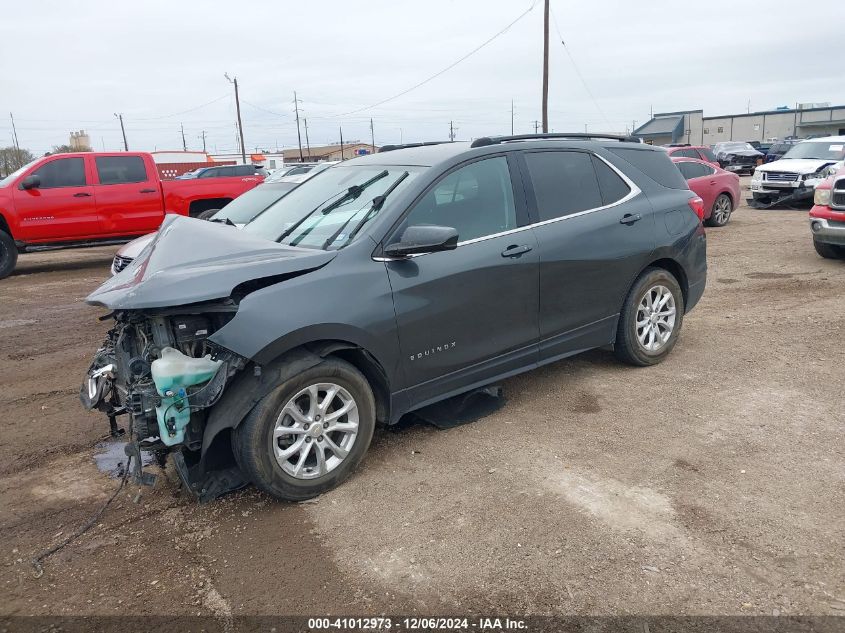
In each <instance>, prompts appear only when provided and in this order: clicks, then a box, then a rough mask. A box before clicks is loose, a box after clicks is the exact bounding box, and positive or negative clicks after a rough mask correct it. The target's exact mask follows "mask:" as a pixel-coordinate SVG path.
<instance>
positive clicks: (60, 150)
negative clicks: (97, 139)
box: [50, 145, 94, 154]
mask: <svg viewBox="0 0 845 633" xmlns="http://www.w3.org/2000/svg"><path fill="white" fill-rule="evenodd" d="M93 151H94V150H92V149H91V148H90V147H88V146H87V145H78V146H76V147H74V146H73V145H53V151H52V152H50V153H51V154H67V153H68V152H93Z"/></svg>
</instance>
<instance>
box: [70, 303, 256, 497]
mask: <svg viewBox="0 0 845 633" xmlns="http://www.w3.org/2000/svg"><path fill="white" fill-rule="evenodd" d="M236 309H237V307H236V306H235V305H232V304H229V305H227V304H226V303H225V302H224V303H221V304H218V305H210V306H209V305H207V306H201V311H200V310H195V311H188V310H186V309H184V308H182V309H178V308H174V309H169V310H157V311H156V310H143V311H141V310H120V311H115V312H113V313H112V314H111V315H110V318H113V319H114V326H113V327H112V328H111V329H110V330H109V332H108V335H107V336H106V339H105V341H104V342H103V345H102V346H101V347H100V349H98V350H97V352H96V354H95V356H94V360H93V362H92V363H91V366H90V368H89V369H88V372H87V374H86V378H85V381H84V382H83V385H82V389H81V391H80V399H81V401H82V404H83V405H84V406H85V408H87V409H89V410H90V409H97V410H99V411H102V412H103V413H105V414H106V415H107V416H108V417H109V423H110V426H111V432H112V435H118V434H121V430H120V429H119V427H118V425H117V418H118V417H120V416H126V417H127V425H128V431H129V442H128V444H127V447H126V452H127V455H132V456H133V460H132V463H133V472H132V473H131V474H132V476H133V478H134V479H135V481H136V482H137V483H139V484H148V485H151V484H153V483H154V481H155V477H154V476H153V475H152V474H150V473H147V472H144V471H143V469H142V466H141V464H142V461H141V459H140V451H142V450H145V451H151V452H154V453H156V454H157V455H158V456H159V457H160V458H162V457H164V456H166V455H167V454H170V456H171V457H172V458H173V460H174V464H175V465H176V470H177V471H178V472H179V475H180V477H181V478H182V480H183V482H184V483H185V486H186V487H187V489H188V490H190V491H191V492H192V493H194V494H195V495H197V496H198V497H199V498H200V500H201V501H205V500H209V499H213V498H215V497H217V496H219V495H220V494H223V493H224V492H227V491H229V490H233V489H236V488H239V487H241V486H243V485H245V484H246V482H245V481H244V479H243V477H242V476H241V475H240V471H239V470H238V469H237V467H236V465H235V464H234V462H233V461H232V459H231V451H230V450H229V451H226V450H221V451H216V452H214V453H213V454H210V453H209V452H208V451H205V452H204V451H202V447H203V438H204V431H205V423H206V418H207V415H208V411H209V409H210V407H212V406H213V405H214V404H215V403H216V402H217V401H218V400H219V399H220V397H221V395H222V394H223V391H224V389H225V387H226V385H227V383H228V382H229V381H230V380H231V379H232V378H233V377H234V376H235V375H236V374H237V373H238V372H240V371H241V370H242V369H243V368H244V367H245V365H246V362H247V361H246V360H245V359H243V358H241V357H239V356H237V355H235V354H233V353H232V352H230V351H228V350H225V349H222V348H220V347H219V346H216V345H214V344H213V343H212V342H210V341H209V340H208V337H209V336H210V335H211V334H213V333H214V332H215V331H217V330H218V329H220V328H221V327H223V325H225V324H226V323H227V322H228V321H229V320H230V319H231V318H232V317H233V316H234V314H235V311H236ZM107 318H109V317H107ZM227 452H228V454H229V456H228V459H227V458H226V454H227Z"/></svg>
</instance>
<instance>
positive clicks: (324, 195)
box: [243, 165, 426, 250]
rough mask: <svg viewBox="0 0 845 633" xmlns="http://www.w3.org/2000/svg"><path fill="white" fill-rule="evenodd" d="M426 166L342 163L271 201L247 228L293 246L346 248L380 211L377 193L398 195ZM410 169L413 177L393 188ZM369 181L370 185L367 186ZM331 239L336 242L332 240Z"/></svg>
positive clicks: (249, 231) (389, 196)
mask: <svg viewBox="0 0 845 633" xmlns="http://www.w3.org/2000/svg"><path fill="white" fill-rule="evenodd" d="M425 169H426V168H424V167H404V166H396V165H390V166H381V165H366V166H364V165H359V166H349V167H346V166H342V165H338V166H337V167H335V168H334V169H326V170H324V171H322V172H321V173H319V174H317V175H316V176H314V177H313V178H310V179H308V180H307V181H305V182H304V183H303V184H301V185H300V186H299V187H297V188H296V189H294V190H293V191H292V192H290V194H288V195H286V196H285V197H284V198H282V199H281V200H279V201H278V202H276V203H275V204H274V205H272V206H270V207H269V208H268V209H267V210H266V211H264V213H262V214H261V215H259V216H258V217H257V218H255V219H254V220H253V221H252V222H250V223H249V224H247V225H246V226H245V227H244V229H243V230H244V231H246V232H247V233H253V234H255V235H258V236H260V237H263V238H266V239H268V240H273V241H274V242H276V241H278V242H279V243H281V244H287V245H290V246H300V247H303V248H316V249H325V250H335V249H338V248H342V247H343V246H345V245H346V244H347V242H348V241H349V240H350V239H351V237H352V236H353V233H354V232H355V229H356V227H357V226H358V225H359V224H360V223H362V221H367V220H371V219H372V218H373V217H374V215H375V213H378V207H377V205H376V209H375V210H374V211H373V207H374V205H373V201H374V199H375V198H377V197H379V196H381V195H382V194H384V193H385V192H388V190H389V189H390V190H391V191H389V193H388V201H389V200H391V199H393V198H394V197H395V196H396V192H397V191H400V190H402V189H404V188H405V187H407V186H408V183H409V182H411V181H412V180H413V179H414V178H415V177H416V176H418V175H419V174H420V173H422V172H423V171H425ZM406 172H407V173H408V175H407V177H405V178H404V179H403V180H402V181H401V182H399V184H398V185H396V186H395V189H392V187H393V186H394V185H395V183H396V182H397V181H398V180H399V178H400V177H402V176H403V175H404V174H405V173H406ZM377 176H378V178H376V177H377ZM366 183H369V184H367V185H366V186H364V185H365V184H366ZM356 186H357V187H358V188H361V189H362V190H359V191H358V195H357V196H355V195H349V194H350V189H351V190H355V189H356ZM324 211H326V212H325V213H324ZM371 211H372V212H371ZM344 225H345V226H344ZM294 227H295V228H294ZM339 230H340V231H341V232H339V233H338V231H339ZM287 232H289V234H287V235H286V233H287ZM335 233H337V235H335ZM330 238H331V242H330V243H329V244H326V240H329V239H330Z"/></svg>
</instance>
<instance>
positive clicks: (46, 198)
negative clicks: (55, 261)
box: [14, 156, 100, 242]
mask: <svg viewBox="0 0 845 633" xmlns="http://www.w3.org/2000/svg"><path fill="white" fill-rule="evenodd" d="M35 175H37V176H38V177H39V178H40V179H41V184H40V185H39V186H38V187H35V188H33V189H21V188H20V186H19V185H18V186H17V188H16V189H15V193H14V199H15V210H16V212H17V215H18V218H19V220H20V229H19V232H18V234H17V235H15V237H16V238H17V239H21V240H23V241H25V242H52V241H57V240H64V239H68V238H85V237H95V236H97V235H99V233H100V221H99V217H98V215H97V204H96V202H95V200H94V189H93V187H91V185H90V182H91V181H90V179H89V178H88V176H87V175H86V168H85V159H84V158H83V157H81V156H74V157H67V158H62V157H56V158H54V159H52V160H47V162H44V163H42V164H41V165H39V166H38V167H36V168H35V169H34V170H33V171H31V172H30V173H28V174H26V175H25V176H35Z"/></svg>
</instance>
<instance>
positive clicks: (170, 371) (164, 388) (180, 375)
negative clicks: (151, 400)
mask: <svg viewBox="0 0 845 633" xmlns="http://www.w3.org/2000/svg"><path fill="white" fill-rule="evenodd" d="M222 362H223V361H219V360H211V356H204V357H203V358H192V357H190V356H186V355H185V354H183V353H182V352H180V351H179V350H177V349H173V348H172V347H165V348H164V349H163V350H161V358H158V359H156V360H154V361H153V363H152V374H153V382H154V383H155V386H156V391H158V395H160V396H161V406H158V407H156V418H157V419H158V429H159V433H160V434H161V441H162V442H164V443H165V444H167V445H168V446H173V445H174V444H179V443H181V442H182V441H183V440H184V439H185V427H186V426H187V425H188V422H190V421H191V407H190V403H189V402H188V394H187V392H186V389H187V388H188V387H193V386H194V385H199V384H202V383H204V382H207V381H209V380H211V378H212V377H213V376H214V374H215V373H216V372H217V368H218V367H220V364H221V363H222Z"/></svg>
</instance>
